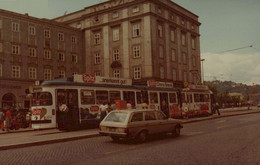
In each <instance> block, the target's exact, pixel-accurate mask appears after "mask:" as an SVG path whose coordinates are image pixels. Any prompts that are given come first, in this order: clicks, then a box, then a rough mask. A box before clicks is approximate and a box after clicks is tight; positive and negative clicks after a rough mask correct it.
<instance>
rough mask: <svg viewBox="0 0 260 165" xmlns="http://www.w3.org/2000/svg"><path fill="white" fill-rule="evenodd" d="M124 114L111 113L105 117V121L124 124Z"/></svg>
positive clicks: (125, 114)
mask: <svg viewBox="0 0 260 165" xmlns="http://www.w3.org/2000/svg"><path fill="white" fill-rule="evenodd" d="M126 117H127V113H126V112H111V113H109V114H108V116H107V117H106V119H105V121H112V122H119V123H124V122H125V121H126Z"/></svg>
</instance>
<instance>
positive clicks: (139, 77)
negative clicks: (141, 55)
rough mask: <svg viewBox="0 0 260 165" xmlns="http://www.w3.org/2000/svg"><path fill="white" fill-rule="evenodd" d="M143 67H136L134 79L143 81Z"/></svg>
mask: <svg viewBox="0 0 260 165" xmlns="http://www.w3.org/2000/svg"><path fill="white" fill-rule="evenodd" d="M141 71H142V70H141V67H140V66H138V67H134V79H135V80H136V79H141V76H142V75H141Z"/></svg>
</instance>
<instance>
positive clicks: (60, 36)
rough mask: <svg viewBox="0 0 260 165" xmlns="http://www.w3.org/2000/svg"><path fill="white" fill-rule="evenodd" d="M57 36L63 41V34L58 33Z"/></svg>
mask: <svg viewBox="0 0 260 165" xmlns="http://www.w3.org/2000/svg"><path fill="white" fill-rule="evenodd" d="M58 38H59V41H64V34H63V33H58Z"/></svg>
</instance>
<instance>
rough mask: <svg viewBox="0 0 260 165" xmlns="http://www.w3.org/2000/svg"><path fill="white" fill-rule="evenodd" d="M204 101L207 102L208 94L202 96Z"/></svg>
mask: <svg viewBox="0 0 260 165" xmlns="http://www.w3.org/2000/svg"><path fill="white" fill-rule="evenodd" d="M204 101H205V102H209V95H208V94H205V95H204Z"/></svg>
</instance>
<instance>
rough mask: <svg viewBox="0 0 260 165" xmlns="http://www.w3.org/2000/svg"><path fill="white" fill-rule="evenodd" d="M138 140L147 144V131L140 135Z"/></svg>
mask: <svg viewBox="0 0 260 165" xmlns="http://www.w3.org/2000/svg"><path fill="white" fill-rule="evenodd" d="M138 140H139V141H140V142H146V140H147V131H142V132H140V133H139V135H138Z"/></svg>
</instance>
